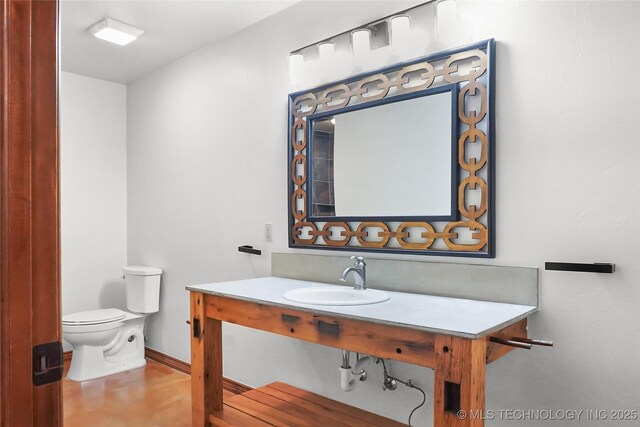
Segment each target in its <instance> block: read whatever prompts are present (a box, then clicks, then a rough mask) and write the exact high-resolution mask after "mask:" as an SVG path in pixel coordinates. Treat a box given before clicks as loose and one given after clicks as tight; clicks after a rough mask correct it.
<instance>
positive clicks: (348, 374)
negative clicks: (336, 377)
mask: <svg viewBox="0 0 640 427" xmlns="http://www.w3.org/2000/svg"><path fill="white" fill-rule="evenodd" d="M350 359H351V352H350V351H349V350H342V365H341V366H340V388H342V390H343V391H351V390H353V389H354V388H356V385H357V382H356V379H358V380H360V381H366V380H367V373H366V372H365V370H364V369H362V366H363V365H364V364H365V363H367V362H369V361H372V360H373V358H372V357H371V356H364V357H360V358H358V360H357V361H356V364H355V366H354V367H353V368H351V364H350Z"/></svg>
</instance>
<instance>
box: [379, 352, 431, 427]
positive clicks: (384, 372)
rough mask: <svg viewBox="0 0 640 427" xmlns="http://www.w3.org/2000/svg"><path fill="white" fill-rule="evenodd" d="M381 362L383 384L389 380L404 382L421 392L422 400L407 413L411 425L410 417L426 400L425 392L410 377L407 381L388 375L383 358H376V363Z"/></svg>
mask: <svg viewBox="0 0 640 427" xmlns="http://www.w3.org/2000/svg"><path fill="white" fill-rule="evenodd" d="M380 362H382V369H383V375H384V383H385V385H386V384H388V383H389V381H397V382H399V383H401V384H404V385H405V386H407V387H409V388H415V389H416V390H418V391H419V392H420V393H422V402H421V403H420V404H419V405H418V406H416V407H415V408H413V410H412V411H411V412H410V413H409V421H408V424H409V425H410V426H411V418H412V417H413V414H414V413H415V412H416V411H417V410H418V409H420V408H422V407H423V406H424V404H425V403H426V402H427V394H426V393H425V392H424V390H422V389H421V388H420V387H418V386H417V385H415V384H414V383H413V381H412V380H411V379H408V380H407V381H403V380H401V379H400V378H396V377H392V376H391V375H389V373H388V371H387V364H386V363H384V359H380V358H378V360H377V361H376V363H380ZM394 389H395V387H394V388H391V390H394Z"/></svg>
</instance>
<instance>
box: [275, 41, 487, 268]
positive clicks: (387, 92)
mask: <svg viewBox="0 0 640 427" xmlns="http://www.w3.org/2000/svg"><path fill="white" fill-rule="evenodd" d="M494 69H495V41H494V40H493V39H490V40H485V41H482V42H479V43H475V44H472V45H469V46H464V47H460V48H456V49H451V50H447V51H443V52H438V53H435V54H433V55H428V56H425V57H422V58H417V59H414V60H411V61H407V62H403V63H399V64H395V65H393V66H390V67H386V68H383V69H378V70H374V71H370V72H366V73H362V74H359V75H356V76H353V77H350V78H347V79H344V80H340V81H337V82H333V83H331V84H327V85H323V86H320V87H317V88H314V89H310V90H304V91H299V92H296V93H292V94H290V95H289V137H288V146H289V149H288V194H289V198H288V204H287V205H288V206H287V211H288V222H289V227H288V228H289V247H292V248H304V249H323V250H342V251H350V252H354V251H357V252H359V251H365V252H388V253H402V254H419V255H438V256H467V257H484V258H493V257H495V124H494V110H495V96H494V91H495V90H494V88H495V71H494ZM415 82H417V84H413V83H415ZM408 83H412V84H408ZM447 85H455V86H456V87H457V120H456V121H457V124H458V127H457V129H456V139H457V143H456V145H457V150H456V151H457V169H458V176H457V178H456V180H455V181H456V182H455V187H456V193H457V197H456V198H455V199H456V200H457V203H456V205H457V206H456V210H457V212H456V214H455V215H454V216H453V218H452V219H445V220H442V221H441V220H439V219H432V218H428V217H416V216H406V217H402V216H399V217H389V218H385V217H343V218H336V217H314V216H312V211H311V210H310V198H309V193H308V192H309V190H310V185H309V183H310V180H309V176H310V173H312V171H311V168H310V166H311V165H310V164H309V159H308V157H309V156H308V153H310V151H309V150H310V145H311V144H310V142H311V141H310V132H311V129H310V128H311V125H312V121H313V119H317V118H318V117H326V116H328V115H333V114H336V113H337V112H338V111H345V110H344V109H345V108H347V109H348V108H352V109H355V108H368V107H370V106H373V105H380V104H381V102H380V101H382V100H385V101H386V100H390V101H388V102H393V101H392V100H394V98H395V99H402V97H406V98H405V99H409V97H408V95H409V94H416V93H418V92H423V91H427V90H430V89H436V88H440V87H442V86H447ZM371 89H373V90H377V91H378V92H377V93H375V94H372V91H371ZM416 96H418V95H416ZM472 98H473V99H474V100H475V101H476V102H475V104H474V105H476V104H477V105H479V106H478V107H477V108H474V107H472V102H471V101H470V100H471V99H472ZM474 144H475V145H474ZM473 148H476V150H475V153H476V154H475V155H473V154H470V153H471V152H472V151H474V150H472V149H473ZM478 153H479V154H478ZM474 193H475V194H474Z"/></svg>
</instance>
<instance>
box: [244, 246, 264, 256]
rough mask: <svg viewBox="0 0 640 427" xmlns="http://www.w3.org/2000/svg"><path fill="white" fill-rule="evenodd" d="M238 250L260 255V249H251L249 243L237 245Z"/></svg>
mask: <svg viewBox="0 0 640 427" xmlns="http://www.w3.org/2000/svg"><path fill="white" fill-rule="evenodd" d="M238 251H239V252H244V253H247V254H252V255H262V251H261V250H260V249H253V246H249V245H242V246H238Z"/></svg>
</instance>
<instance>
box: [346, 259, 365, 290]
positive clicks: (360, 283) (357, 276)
mask: <svg viewBox="0 0 640 427" xmlns="http://www.w3.org/2000/svg"><path fill="white" fill-rule="evenodd" d="M351 259H355V260H356V262H355V263H354V264H353V267H347V268H345V269H344V271H343V272H342V275H341V276H340V281H341V282H345V281H346V278H347V276H348V275H349V273H353V280H354V284H353V289H355V290H357V291H364V290H366V289H367V273H366V270H365V267H366V266H367V264H365V262H364V258H363V257H361V256H352V257H351Z"/></svg>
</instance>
